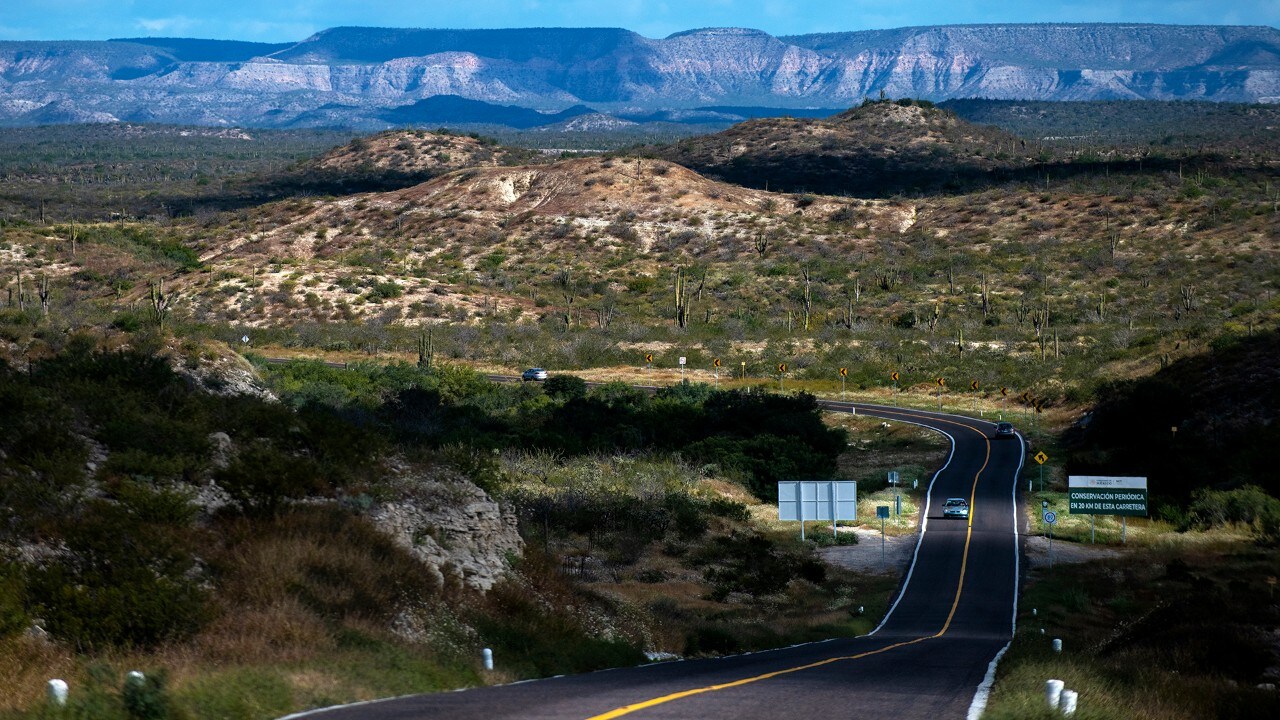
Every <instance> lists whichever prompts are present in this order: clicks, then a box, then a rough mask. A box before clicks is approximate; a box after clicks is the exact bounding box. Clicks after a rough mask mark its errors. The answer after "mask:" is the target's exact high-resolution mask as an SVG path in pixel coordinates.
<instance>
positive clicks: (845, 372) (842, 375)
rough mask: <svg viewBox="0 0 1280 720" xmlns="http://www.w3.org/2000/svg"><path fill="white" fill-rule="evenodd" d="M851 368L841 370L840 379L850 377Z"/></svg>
mask: <svg viewBox="0 0 1280 720" xmlns="http://www.w3.org/2000/svg"><path fill="white" fill-rule="evenodd" d="M848 376H849V368H840V377H848Z"/></svg>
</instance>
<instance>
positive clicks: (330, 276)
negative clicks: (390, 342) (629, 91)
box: [191, 157, 912, 324]
mask: <svg viewBox="0 0 1280 720" xmlns="http://www.w3.org/2000/svg"><path fill="white" fill-rule="evenodd" d="M911 215H912V208H909V207H905V206H900V205H898V204H894V203H888V202H879V201H856V200H855V201H849V200H843V199H839V198H831V197H815V196H795V195H787V194H782V193H771V192H764V191H761V190H753V189H750V188H743V187H739V186H734V185H728V184H725V183H720V182H716V181H714V180H709V179H707V178H705V177H702V176H701V175H698V174H697V173H695V172H693V171H691V170H688V169H686V168H683V167H680V166H679V165H675V164H672V163H669V162H667V161H664V160H654V159H617V158H603V157H593V158H580V159H573V160H565V161H560V162H555V163H550V164H547V165H523V166H517V167H472V168H467V169H463V170H456V171H453V172H451V173H448V174H445V175H443V176H441V177H437V178H435V179H432V180H430V181H428V182H426V183H422V184H419V185H416V186H414V187H410V188H404V189H399V190H395V191H391V192H383V193H367V194H360V195H353V196H347V197H341V198H336V199H333V198H326V199H321V198H315V199H295V200H290V201H285V202H281V203H277V204H275V205H271V206H268V207H266V208H264V210H263V212H262V213H261V214H260V215H259V217H258V218H257V219H256V220H255V222H254V225H255V228H254V229H253V230H251V231H249V232H245V231H244V229H243V228H241V229H238V230H234V231H233V232H232V233H230V234H228V235H224V236H223V237H220V238H211V239H209V240H208V241H206V242H205V243H204V244H203V246H202V254H201V260H203V261H204V262H205V263H207V264H208V265H209V266H210V268H211V270H212V271H213V272H211V273H209V274H208V275H204V276H203V277H202V278H201V279H198V280H196V283H195V286H193V287H192V288H191V292H192V293H194V294H199V295H202V296H204V297H206V298H209V299H210V301H211V302H212V304H213V305H214V306H216V307H218V308H219V309H220V310H221V311H222V312H230V313H231V314H232V315H233V316H234V317H236V318H238V319H243V320H245V321H248V322H252V323H255V324H256V323H259V322H273V321H277V320H283V319H286V318H293V319H304V318H308V317H309V318H313V319H325V318H332V319H338V318H341V317H357V316H367V315H370V314H382V313H385V312H386V311H387V310H389V309H392V308H395V310H394V314H395V316H396V317H397V318H401V317H403V318H404V319H406V320H410V319H411V318H413V317H414V316H421V317H422V318H423V320H418V321H414V322H421V321H429V320H428V318H440V317H441V315H442V314H443V315H446V316H447V315H449V311H448V310H447V309H446V308H452V309H453V311H455V313H461V314H460V315H459V317H475V316H479V315H482V314H486V313H493V312H496V311H498V310H502V311H506V312H513V313H514V315H515V316H519V315H521V314H523V313H524V312H526V311H532V310H533V306H534V302H533V301H534V299H535V296H537V295H538V294H539V291H538V290H537V289H536V288H537V287H538V286H540V285H545V284H547V283H549V282H550V280H551V278H553V277H555V276H556V275H557V274H558V273H560V272H562V271H564V270H565V269H572V268H574V267H577V266H581V267H582V268H583V270H584V273H586V272H587V271H590V272H591V273H597V274H598V273H600V272H605V273H608V274H610V275H617V276H618V277H619V278H621V277H622V276H627V277H632V278H635V277H642V276H654V275H657V274H658V273H659V272H661V269H662V268H663V267H666V266H668V265H670V264H671V263H673V262H684V261H687V260H689V259H697V258H701V259H703V260H705V261H707V262H711V261H724V262H733V261H735V260H738V259H741V260H746V259H747V258H750V257H760V256H761V255H762V254H764V253H768V254H769V255H770V256H776V255H778V254H779V253H788V252H790V251H791V248H793V246H795V245H796V244H797V243H805V242H809V240H810V235H809V234H808V233H800V232H797V228H800V227H801V226H807V225H817V226H825V224H827V223H829V222H830V221H831V218H833V217H839V218H840V223H841V225H840V227H841V229H842V231H843V232H845V233H848V234H847V235H845V236H844V237H841V238H839V239H836V238H831V240H830V241H829V242H830V243H831V251H833V252H841V251H843V252H848V251H852V249H853V248H855V247H857V246H859V245H862V244H866V243H868V242H869V240H867V239H866V238H867V237H868V236H869V235H870V234H871V233H872V232H888V233H896V232H898V231H900V230H901V229H902V228H903V227H905V226H906V225H908V224H909V223H910V217H911ZM246 279H247V280H249V282H248V287H246V283H245V280H246ZM474 284H479V285H483V286H484V287H483V289H482V290H481V289H478V288H474V287H473V288H472V289H471V290H468V289H467V287H468V286H471V285H474ZM379 285H380V286H381V289H377V288H378V286H379ZM371 292H372V295H370V293H371ZM262 295H266V296H269V297H273V298H275V302H272V303H270V304H252V303H251V304H247V305H246V304H245V303H244V299H245V297H249V296H262ZM371 299H372V300H373V301H374V302H372V303H371V302H369V301H370V300H371ZM411 321H412V320H411Z"/></svg>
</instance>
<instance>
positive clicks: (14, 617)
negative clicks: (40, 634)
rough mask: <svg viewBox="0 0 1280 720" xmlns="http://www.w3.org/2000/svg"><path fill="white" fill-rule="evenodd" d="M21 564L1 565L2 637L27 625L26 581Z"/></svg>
mask: <svg viewBox="0 0 1280 720" xmlns="http://www.w3.org/2000/svg"><path fill="white" fill-rule="evenodd" d="M21 570H22V569H21V567H20V566H19V565H16V564H14V565H3V566H0V638H5V637H8V636H10V635H15V634H17V633H19V632H21V631H22V630H24V629H25V628H26V627H27V614H26V612H25V611H24V609H23V604H24V602H25V600H26V595H27V593H26V582H25V581H24V579H23V576H22V572H21Z"/></svg>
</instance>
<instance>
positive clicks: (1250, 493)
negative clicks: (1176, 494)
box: [1187, 485, 1280, 541]
mask: <svg viewBox="0 0 1280 720" xmlns="http://www.w3.org/2000/svg"><path fill="white" fill-rule="evenodd" d="M1187 515H1188V520H1189V524H1190V525H1191V526H1192V527H1199V528H1206V529H1207V528H1212V527H1219V526H1222V525H1226V524H1229V523H1238V524H1241V525H1249V526H1250V527H1252V528H1253V530H1254V532H1255V534H1257V535H1258V536H1259V537H1260V538H1261V539H1264V540H1268V541H1274V540H1276V539H1277V538H1280V533H1278V532H1277V530H1280V499H1276V498H1273V497H1271V496H1270V495H1268V494H1267V493H1266V491H1264V490H1263V489H1262V488H1260V487H1258V486H1256V485H1245V486H1244V487H1240V488H1236V489H1234V490H1209V489H1202V490H1199V491H1197V492H1196V493H1195V495H1194V496H1193V499H1192V501H1191V505H1190V507H1189V508H1188V513H1187Z"/></svg>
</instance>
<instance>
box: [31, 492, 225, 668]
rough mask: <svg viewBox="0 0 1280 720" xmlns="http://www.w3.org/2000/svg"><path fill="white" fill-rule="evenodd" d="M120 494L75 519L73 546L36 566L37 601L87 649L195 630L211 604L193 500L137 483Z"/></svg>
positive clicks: (138, 643) (51, 626)
mask: <svg viewBox="0 0 1280 720" xmlns="http://www.w3.org/2000/svg"><path fill="white" fill-rule="evenodd" d="M115 494H116V498H115V499H109V498H99V499H95V500H93V501H90V502H89V503H87V504H86V506H85V508H84V511H83V512H82V513H81V514H80V515H79V516H78V517H74V518H70V519H68V520H67V522H66V525H65V527H64V528H63V529H62V539H63V542H64V543H65V544H66V547H67V550H68V552H67V553H65V554H62V555H60V556H59V557H58V558H57V559H55V560H54V561H52V562H50V563H49V564H48V565H46V566H43V567H38V568H33V569H31V570H30V571H29V585H28V587H29V591H28V592H29V601H30V602H31V603H32V604H33V605H34V606H35V608H36V611H37V612H39V613H40V616H41V617H43V618H44V619H45V622H46V628H47V629H48V630H49V632H50V633H52V634H53V635H55V636H57V637H59V638H61V639H64V640H66V641H67V642H69V643H71V644H73V645H74V646H75V647H77V648H79V649H81V650H94V649H103V648H107V647H113V646H114V647H152V646H155V645H157V644H159V643H161V642H164V641H166V640H170V639H175V638H182V637H186V636H189V635H191V634H193V633H195V632H196V631H197V630H198V629H199V628H200V627H201V625H202V623H203V622H204V621H205V619H206V618H207V616H208V609H207V591H206V590H205V589H204V587H203V585H202V582H201V578H200V574H199V572H198V571H197V566H196V560H195V556H194V554H193V546H194V536H193V533H192V531H191V530H190V529H189V527H188V525H189V523H190V520H191V518H192V517H193V510H192V508H191V506H190V504H189V503H188V502H187V500H186V498H184V497H182V496H180V495H178V494H177V493H174V492H172V491H165V490H155V489H152V488H148V487H145V486H143V485H139V484H133V483H124V484H121V485H119V486H117V487H116V489H115Z"/></svg>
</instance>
